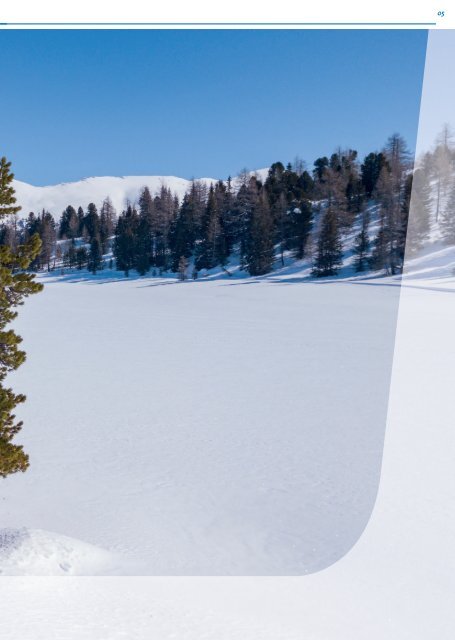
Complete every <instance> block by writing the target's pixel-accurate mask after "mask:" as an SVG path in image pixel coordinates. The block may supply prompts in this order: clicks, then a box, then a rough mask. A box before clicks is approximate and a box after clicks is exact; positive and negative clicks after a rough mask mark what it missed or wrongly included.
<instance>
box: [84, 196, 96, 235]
mask: <svg viewBox="0 0 455 640" xmlns="http://www.w3.org/2000/svg"><path fill="white" fill-rule="evenodd" d="M84 231H85V232H86V234H87V239H88V241H89V242H91V241H92V240H93V239H94V238H99V236H100V218H99V215H98V211H97V209H96V206H95V205H94V204H93V202H91V203H90V204H89V205H88V207H87V214H86V215H85V217H84V219H83V229H82V234H83V235H84Z"/></svg>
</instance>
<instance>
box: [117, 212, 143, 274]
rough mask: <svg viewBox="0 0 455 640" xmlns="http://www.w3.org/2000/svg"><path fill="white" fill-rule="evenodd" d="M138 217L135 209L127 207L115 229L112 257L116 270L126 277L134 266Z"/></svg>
mask: <svg viewBox="0 0 455 640" xmlns="http://www.w3.org/2000/svg"><path fill="white" fill-rule="evenodd" d="M137 227H138V215H137V211H136V209H134V208H133V207H132V206H131V205H128V207H127V210H126V211H124V212H123V213H122V215H121V216H120V217H119V219H118V221H117V226H116V228H115V240H114V256H115V260H116V263H117V269H119V270H120V271H124V273H125V275H126V276H127V277H128V276H129V274H130V271H131V269H134V268H135V266H136V246H137Z"/></svg>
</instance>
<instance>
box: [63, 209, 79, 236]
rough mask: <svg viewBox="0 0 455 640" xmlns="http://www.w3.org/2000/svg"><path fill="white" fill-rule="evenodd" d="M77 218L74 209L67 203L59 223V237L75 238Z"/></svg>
mask: <svg viewBox="0 0 455 640" xmlns="http://www.w3.org/2000/svg"><path fill="white" fill-rule="evenodd" d="M78 227H79V220H78V217H77V213H76V209H75V208H74V207H72V206H71V205H69V206H68V207H66V209H65V211H64V212H63V213H62V217H61V218H60V224H59V232H58V235H59V238H62V239H65V238H77V234H78V231H79V229H78Z"/></svg>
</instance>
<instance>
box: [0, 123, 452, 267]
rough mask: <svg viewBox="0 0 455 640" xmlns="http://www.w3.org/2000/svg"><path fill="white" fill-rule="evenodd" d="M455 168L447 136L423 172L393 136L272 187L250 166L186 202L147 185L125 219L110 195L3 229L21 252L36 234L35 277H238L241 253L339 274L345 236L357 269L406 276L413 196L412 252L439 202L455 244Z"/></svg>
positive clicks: (276, 176) (278, 169) (257, 263)
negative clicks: (61, 273) (52, 273)
mask: <svg viewBox="0 0 455 640" xmlns="http://www.w3.org/2000/svg"><path fill="white" fill-rule="evenodd" d="M442 157H443V158H444V162H442V160H441V158H442ZM453 165H454V152H453V149H452V147H451V144H450V140H449V134H448V133H447V134H446V135H445V139H444V135H443V136H442V139H441V140H440V141H439V143H438V144H437V146H436V148H435V150H434V151H432V152H429V153H428V154H426V156H425V157H424V158H423V160H422V162H421V163H420V166H419V167H418V168H417V169H415V170H414V168H413V166H412V159H411V155H410V153H409V151H408V148H407V146H406V143H405V141H404V139H403V138H402V137H401V136H400V135H398V134H394V135H392V136H391V137H390V138H389V139H388V141H387V143H386V145H385V146H384V149H383V150H382V151H380V152H371V153H369V154H368V155H366V157H365V158H363V160H362V161H360V160H359V158H358V154H357V152H356V151H354V150H351V149H349V150H341V149H339V150H337V151H336V152H335V153H333V154H332V155H331V156H330V157H325V156H323V157H320V158H317V159H316V161H315V162H314V165H313V168H312V169H311V170H310V171H309V170H307V169H306V167H305V165H304V163H303V162H301V161H299V160H296V161H295V162H294V163H292V164H291V163H290V164H288V165H287V166H284V165H283V164H282V163H281V162H276V163H274V164H272V166H271V167H270V169H269V171H268V175H267V177H266V179H265V180H264V181H261V179H260V178H259V177H258V176H256V175H254V174H251V173H248V172H246V171H244V172H242V173H241V174H240V175H239V176H238V177H237V178H235V180H231V178H229V179H228V180H227V181H225V182H224V181H218V182H216V183H214V184H212V185H210V186H207V185H206V184H204V183H201V182H198V181H197V180H196V181H193V182H192V183H191V186H190V188H189V189H188V191H187V192H186V193H185V195H184V197H183V199H182V201H181V202H179V200H178V198H177V196H176V195H175V194H173V193H172V192H171V191H170V189H169V188H167V187H166V186H163V187H161V189H160V191H159V192H158V193H155V194H152V193H151V192H150V191H149V189H148V188H147V187H144V189H143V190H142V192H141V193H140V194H139V197H138V200H137V202H136V203H129V204H127V206H126V207H125V209H124V211H122V212H121V213H120V215H117V212H116V211H115V209H114V207H113V205H112V202H111V200H110V199H109V197H107V198H106V199H105V200H104V202H103V204H102V206H101V208H100V209H99V211H98V210H97V207H96V206H95V204H93V203H90V204H89V205H88V207H87V209H86V210H83V209H82V208H81V207H79V208H78V209H76V208H75V207H73V206H72V205H71V204H69V205H68V206H67V207H66V209H65V210H64V211H63V212H62V215H61V217H60V219H59V220H55V219H54V217H53V216H52V215H51V214H50V213H49V212H48V211H46V210H43V211H41V212H40V213H37V214H36V213H34V212H31V213H30V214H29V215H28V217H27V218H26V219H25V220H18V219H17V218H15V217H14V216H13V217H12V218H11V219H9V220H8V221H7V222H4V223H3V224H2V226H1V228H0V244H3V245H9V246H10V247H14V246H16V245H20V244H23V243H24V242H26V241H27V239H28V238H30V237H32V236H33V235H34V234H35V233H37V234H38V235H39V237H40V238H41V242H42V245H41V251H40V253H39V255H38V256H37V257H36V258H35V260H34V261H33V263H32V265H31V267H30V268H31V269H33V270H36V271H39V270H52V269H54V268H57V267H58V268H63V269H64V268H69V269H88V270H89V271H91V272H92V273H96V272H97V271H99V270H101V269H103V268H107V267H109V268H115V269H117V270H120V271H123V272H124V273H125V274H126V275H128V274H129V273H130V272H131V271H133V270H134V271H137V272H138V273H139V274H141V275H144V274H146V273H148V272H150V271H152V272H153V273H155V274H157V273H160V274H161V273H164V272H169V271H172V272H175V273H178V274H179V276H180V277H181V279H185V278H186V277H193V278H197V277H198V275H199V274H201V273H202V274H203V273H206V272H207V271H208V270H210V269H213V268H215V267H218V268H224V269H225V270H226V271H227V273H229V270H228V264H229V262H230V260H232V259H233V258H235V262H236V264H238V265H239V268H240V269H242V270H245V271H247V272H248V273H249V274H250V275H253V276H256V275H263V274H267V273H269V272H270V271H271V270H272V269H273V268H274V267H276V266H280V265H284V264H285V259H286V258H289V257H292V258H293V259H296V260H301V259H303V258H308V259H309V260H310V261H311V264H312V273H313V274H314V275H315V276H318V277H324V276H332V275H336V274H337V273H338V271H339V269H340V268H341V266H342V265H343V258H344V256H343V247H344V246H345V244H346V242H345V241H346V238H347V237H348V236H349V235H351V236H352V234H353V233H355V237H354V238H353V239H352V237H351V244H350V251H351V252H353V253H354V261H353V265H354V268H355V270H356V271H357V272H362V271H366V270H370V269H371V270H378V271H383V272H384V273H387V274H396V273H400V272H401V270H402V267H403V260H404V252H405V243H406V235H407V228H408V217H409V206H410V198H411V191H412V190H413V207H414V211H413V215H414V216H415V221H414V223H413V225H412V235H411V236H410V237H408V248H410V250H411V251H412V250H418V249H419V248H420V247H421V246H422V244H423V243H424V241H425V239H426V238H427V237H428V234H429V231H430V222H431V216H432V215H433V209H432V207H433V208H434V206H436V217H438V216H439V217H440V223H441V228H442V230H443V234H444V237H446V239H447V241H449V242H455V224H454V221H453V216H451V215H448V214H447V211H446V209H447V207H449V208H450V207H451V206H452V208H454V207H455V187H453V186H452V187H451V189H452V191H453V193H452V196H451V197H449V198H448V200H447V198H446V200H447V203H448V204H447V205H444V206H445V209H444V211H442V210H441V212H440V209H441V206H442V205H441V203H440V200H441V202H443V200H444V199H443V197H442V194H443V193H446V191H447V188H448V185H447V181H448V180H449V178H448V177H447V175H446V174H447V166H450V167H453ZM449 173H450V171H449ZM452 174H453V172H452V173H451V174H450V175H452ZM433 183H435V184H436V185H437V190H436V194H437V195H436V198H437V204H436V205H435V202H434V200H435V197H434V195H433V192H434V188H433V186H432V185H433ZM441 185H442V186H441ZM449 186H450V185H449ZM441 189H442V191H441ZM446 200H444V202H446ZM410 233H411V230H410Z"/></svg>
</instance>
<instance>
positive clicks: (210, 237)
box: [196, 185, 220, 270]
mask: <svg viewBox="0 0 455 640" xmlns="http://www.w3.org/2000/svg"><path fill="white" fill-rule="evenodd" d="M219 224H220V220H219V212H218V206H217V200H216V196H215V190H214V187H213V185H210V189H209V195H208V198H207V205H206V207H205V212H204V215H203V218H202V229H201V236H202V237H201V240H200V242H199V244H198V246H197V252H196V267H197V269H198V270H200V269H213V267H215V266H216V264H217V243H218V238H219V232H220V228H219Z"/></svg>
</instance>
